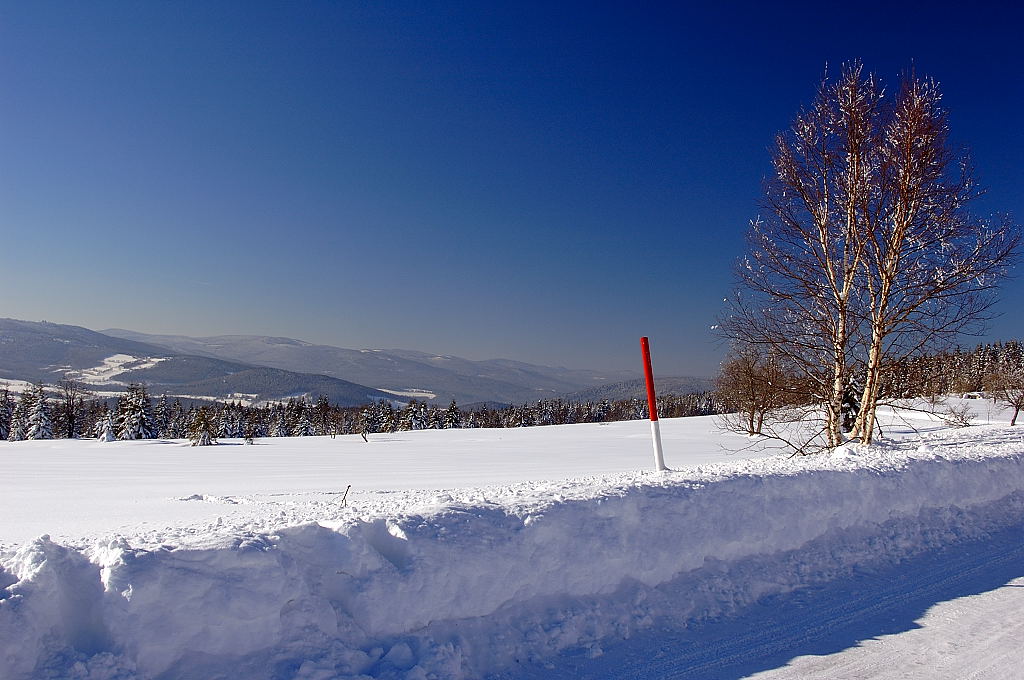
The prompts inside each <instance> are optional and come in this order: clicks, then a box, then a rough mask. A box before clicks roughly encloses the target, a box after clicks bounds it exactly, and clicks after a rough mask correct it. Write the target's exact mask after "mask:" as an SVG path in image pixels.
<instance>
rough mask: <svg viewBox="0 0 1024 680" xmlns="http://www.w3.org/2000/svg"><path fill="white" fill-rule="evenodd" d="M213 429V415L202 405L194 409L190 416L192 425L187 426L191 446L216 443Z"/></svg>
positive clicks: (214, 427) (214, 429)
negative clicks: (193, 413)
mask: <svg viewBox="0 0 1024 680" xmlns="http://www.w3.org/2000/svg"><path fill="white" fill-rule="evenodd" d="M215 431H216V426H215V425H214V419H213V416H212V415H211V414H210V412H209V411H207V410H206V407H205V406H202V407H200V408H199V409H198V410H196V412H195V415H194V416H193V418H192V427H191V428H189V439H190V440H192V446H211V445H213V444H216V443H217V440H216V439H215Z"/></svg>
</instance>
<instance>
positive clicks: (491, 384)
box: [103, 328, 637, 404]
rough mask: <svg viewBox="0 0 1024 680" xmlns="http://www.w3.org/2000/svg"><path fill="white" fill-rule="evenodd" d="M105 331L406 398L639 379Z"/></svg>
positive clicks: (526, 396) (468, 397) (385, 352)
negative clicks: (344, 381) (316, 375)
mask: <svg viewBox="0 0 1024 680" xmlns="http://www.w3.org/2000/svg"><path fill="white" fill-rule="evenodd" d="M103 332H104V333H105V334H107V335H110V336H113V337H117V338H122V339H126V340H134V341H139V342H146V343H150V344H153V345H159V346H161V347H165V348H167V349H169V350H172V351H175V352H181V353H184V354H191V355H197V356H206V357H211V358H216V359H222V360H226V361H244V362H246V363H249V364H256V365H259V366H270V367H273V368H279V369H282V370H286V371H296V372H299V373H314V372H315V373H322V374H324V375H329V376H332V377H335V378H341V379H344V380H350V381H352V382H355V383H359V384H362V385H372V386H373V387H375V388H376V389H379V390H384V391H387V392H389V393H391V394H392V395H395V396H396V397H398V398H401V399H409V398H413V397H417V398H420V399H428V400H430V401H433V402H437V403H444V404H447V403H448V402H450V401H451V400H452V399H454V400H455V401H457V402H458V403H460V404H469V403H472V402H483V401H489V402H501V403H506V404H520V403H526V402H530V401H536V400H538V399H544V398H547V397H554V396H559V395H563V394H567V393H570V392H577V391H579V390H583V389H589V388H591V387H598V386H601V385H606V384H608V383H614V382H620V381H623V380H628V379H631V378H635V377H636V375H637V374H636V372H630V371H583V370H571V369H567V368H554V367H550V366H537V365H534V364H527V363H523V362H519V361H510V360H508V359H490V360H487V361H470V360H468V359H461V358H459V357H454V356H450V355H437V354H428V353H426V352H418V351H414V350H405V349H343V348H341V347H331V346H329V345H314V344H311V343H308V342H303V341H301V340H294V339H292V338H276V337H267V336H262V335H219V336H214V337H205V338H193V337H187V336H183V335H150V334H146V333H137V332H134V331H126V330H123V329H117V328H113V329H109V330H105V331H103Z"/></svg>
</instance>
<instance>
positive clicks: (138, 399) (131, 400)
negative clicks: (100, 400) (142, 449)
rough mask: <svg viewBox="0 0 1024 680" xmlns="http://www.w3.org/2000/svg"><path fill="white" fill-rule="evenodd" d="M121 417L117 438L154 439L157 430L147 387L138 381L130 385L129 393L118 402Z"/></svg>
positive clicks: (119, 418)
mask: <svg viewBox="0 0 1024 680" xmlns="http://www.w3.org/2000/svg"><path fill="white" fill-rule="evenodd" d="M118 410H119V417H118V428H117V438H118V439H124V440H134V439H153V438H154V437H156V434H157V433H156V430H155V428H154V424H153V414H152V407H151V405H150V403H149V395H148V394H146V388H145V387H144V386H143V385H140V384H138V383H132V384H131V385H129V386H128V393H127V394H126V395H125V396H124V397H122V398H121V399H120V402H119V404H118Z"/></svg>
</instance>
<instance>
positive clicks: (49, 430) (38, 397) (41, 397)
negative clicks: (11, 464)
mask: <svg viewBox="0 0 1024 680" xmlns="http://www.w3.org/2000/svg"><path fill="white" fill-rule="evenodd" d="M33 390H34V392H35V394H34V396H33V399H32V408H31V410H30V411H29V413H28V417H27V419H26V422H25V427H26V432H25V437H26V438H27V439H53V422H52V421H51V420H50V409H49V407H48V406H47V404H46V395H45V394H44V393H43V384H42V383H38V384H36V386H35V387H34V388H33Z"/></svg>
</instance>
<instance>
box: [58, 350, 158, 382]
mask: <svg viewBox="0 0 1024 680" xmlns="http://www.w3.org/2000/svg"><path fill="white" fill-rule="evenodd" d="M166 360H167V357H144V358H143V357H136V356H132V355H131V354H114V355H113V356H109V357H107V358H106V359H104V360H103V362H102V363H101V364H100V365H99V366H93V367H91V368H83V369H81V370H77V371H76V370H67V371H65V372H64V374H65V376H66V377H68V378H72V379H74V380H78V381H79V382H83V383H85V384H87V385H124V384H125V383H123V382H120V381H118V380H115V379H114V378H115V377H117V376H118V375H120V374H121V373H124V372H125V371H138V370H142V369H144V368H152V367H153V366H156V365H157V364H158V363H160V362H161V361H166Z"/></svg>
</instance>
